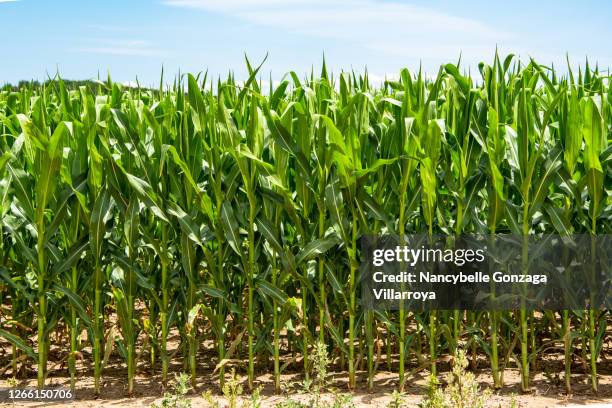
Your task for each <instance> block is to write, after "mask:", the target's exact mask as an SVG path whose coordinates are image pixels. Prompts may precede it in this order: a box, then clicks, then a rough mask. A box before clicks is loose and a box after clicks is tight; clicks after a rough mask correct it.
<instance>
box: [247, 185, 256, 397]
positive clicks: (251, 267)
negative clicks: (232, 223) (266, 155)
mask: <svg viewBox="0 0 612 408" xmlns="http://www.w3.org/2000/svg"><path fill="white" fill-rule="evenodd" d="M249 197H250V196H249ZM255 209H256V208H255V200H254V199H249V268H248V286H249V288H248V291H249V292H248V319H249V321H248V332H249V339H248V348H249V368H248V386H249V390H253V380H254V377H255V362H254V355H253V340H254V337H255V329H254V322H253V313H254V311H253V289H254V288H253V280H254V275H255V230H254V225H255Z"/></svg>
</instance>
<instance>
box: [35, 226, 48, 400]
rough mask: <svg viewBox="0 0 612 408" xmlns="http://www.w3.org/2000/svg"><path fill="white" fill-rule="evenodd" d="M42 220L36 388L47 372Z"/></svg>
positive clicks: (39, 231) (41, 385)
mask: <svg viewBox="0 0 612 408" xmlns="http://www.w3.org/2000/svg"><path fill="white" fill-rule="evenodd" d="M42 224H43V222H42V220H39V222H38V247H37V248H38V317H37V320H38V388H43V387H44V386H45V377H46V374H47V347H46V339H47V336H45V330H46V325H47V296H46V293H45V282H46V271H47V267H46V260H45V248H44V246H45V233H44V226H43V225H42Z"/></svg>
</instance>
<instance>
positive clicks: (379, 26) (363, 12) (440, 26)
mask: <svg viewBox="0 0 612 408" xmlns="http://www.w3.org/2000/svg"><path fill="white" fill-rule="evenodd" d="M163 2H164V3H165V4H167V5H171V6H176V7H190V8H197V9H202V10H205V11H209V12H214V13H220V14H224V15H228V16H231V17H234V18H237V19H240V20H242V21H245V22H247V23H251V24H255V25H260V26H267V27H272V28H277V29H280V30H283V31H284V32H293V33H297V34H303V35H307V36H311V37H319V38H324V39H325V38H327V39H335V40H340V41H343V42H346V43H347V44H349V45H351V46H359V47H363V48H364V49H366V50H370V51H377V52H379V53H381V54H383V55H387V54H389V55H394V56H396V57H398V56H401V57H407V58H416V59H423V58H443V59H445V60H448V59H454V58H456V57H458V56H459V53H462V55H463V57H464V60H472V59H473V58H483V57H486V56H487V55H491V54H492V52H493V51H494V50H495V45H496V44H498V43H500V42H504V43H505V42H509V41H512V40H513V39H514V36H513V35H512V34H511V33H508V32H504V31H501V30H498V29H497V28H494V27H491V26H489V25H487V24H484V23H482V22H480V21H477V20H475V19H471V18H465V17H457V16H453V15H450V14H448V13H444V12H440V11H437V10H434V9H432V8H427V7H418V6H414V5H410V4H406V3H398V2H392V1H376V0H225V1H218V0H164V1H163Z"/></svg>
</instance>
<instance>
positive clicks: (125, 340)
mask: <svg viewBox="0 0 612 408" xmlns="http://www.w3.org/2000/svg"><path fill="white" fill-rule="evenodd" d="M246 64H247V68H248V71H249V73H250V75H249V78H248V80H247V81H244V82H238V81H236V79H235V78H234V76H233V75H231V74H230V75H228V76H227V77H226V79H224V80H223V79H211V78H209V77H208V76H207V75H206V74H200V75H195V76H194V75H190V74H187V75H181V76H179V77H177V78H176V79H175V80H174V83H173V85H172V86H167V85H164V84H166V82H165V81H164V79H163V74H162V79H161V80H160V84H161V85H160V87H159V89H148V88H146V89H145V88H126V87H122V86H121V85H119V84H117V83H114V82H112V81H111V79H110V78H108V80H106V81H100V80H99V81H97V82H95V85H93V86H80V87H72V88H70V87H67V86H66V84H65V83H64V82H63V81H62V80H61V79H59V78H57V79H56V80H53V81H48V82H46V83H45V84H40V85H29V86H28V85H24V86H21V87H19V88H8V87H7V88H4V90H2V91H0V225H1V228H2V230H1V235H0V260H1V262H0V306H1V309H0V339H1V340H0V341H1V344H2V345H3V347H4V348H5V349H7V350H8V353H6V354H5V355H4V357H2V359H3V360H2V364H1V365H3V366H4V365H6V364H8V366H7V367H6V368H4V373H5V375H8V373H12V376H15V377H17V378H20V377H24V376H26V377H27V376H28V375H34V373H36V375H37V376H38V386H39V387H43V386H44V385H45V383H46V380H47V377H48V376H53V375H54V372H53V370H52V369H50V368H49V367H50V366H51V364H50V363H51V361H49V360H50V359H49V352H50V349H51V347H52V346H54V347H56V348H59V349H60V350H61V353H62V355H63V356H64V358H65V359H66V362H67V370H68V373H69V375H70V378H71V384H72V386H73V387H78V386H79V381H78V377H79V375H81V374H80V372H79V370H78V368H77V356H85V357H84V358H85V359H87V360H90V361H92V367H93V373H92V374H91V375H92V376H93V377H94V379H95V384H94V388H95V392H96V393H99V392H100V390H101V379H102V378H103V377H104V375H105V373H104V369H105V364H106V362H107V361H108V359H109V355H110V354H113V355H115V356H120V357H121V359H122V360H123V361H124V362H125V366H126V370H125V378H126V384H127V393H128V394H130V395H131V394H132V393H133V390H134V386H135V373H136V367H137V366H139V365H141V366H147V367H150V369H151V370H152V371H156V372H159V373H160V374H161V378H162V381H163V382H165V381H166V380H167V379H168V378H169V374H170V371H171V370H170V368H169V367H170V361H171V359H172V358H173V356H174V358H179V359H181V360H182V361H183V362H184V363H183V364H184V367H185V371H186V372H187V373H188V374H189V375H190V376H191V379H192V381H193V382H194V384H195V381H196V378H197V377H198V376H199V375H201V374H203V373H202V369H201V368H200V367H198V364H197V356H198V355H200V354H201V353H203V350H204V344H212V346H211V347H214V353H215V355H216V356H215V357H214V364H215V365H216V367H217V369H216V371H215V375H218V380H219V383H220V384H223V382H224V380H225V377H226V371H227V368H228V367H230V366H236V367H237V368H238V369H239V371H240V372H244V373H245V375H246V376H247V377H248V385H249V387H250V388H252V387H253V386H254V382H255V378H256V376H257V375H259V374H262V373H270V374H271V375H272V376H273V378H274V383H275V387H276V389H277V390H278V391H280V387H281V374H282V373H283V372H286V371H292V372H300V373H301V374H302V375H303V376H304V377H305V378H308V376H309V374H310V373H311V370H312V361H311V359H309V353H310V352H311V350H312V349H313V347H314V345H315V344H316V343H318V342H322V343H324V344H325V345H326V346H327V349H328V350H329V352H330V355H331V356H332V357H333V358H334V359H335V367H336V369H337V370H338V371H342V372H343V373H346V374H345V375H346V376H347V378H348V385H349V387H350V388H351V389H354V388H356V387H360V386H361V387H368V388H370V389H371V388H373V387H374V377H375V375H376V373H377V371H391V372H393V373H395V374H396V375H397V385H398V388H399V389H400V390H403V389H405V388H406V387H407V386H408V384H410V381H411V379H412V374H411V373H412V372H414V371H415V370H418V369H419V368H425V369H427V370H429V371H430V372H431V373H434V374H435V373H436V370H437V368H438V366H439V365H440V364H441V363H440V361H441V358H443V357H444V356H448V355H454V354H455V353H456V351H457V350H458V349H459V348H462V349H464V350H466V351H467V352H468V355H469V356H471V358H472V359H473V360H474V361H475V360H476V358H477V356H485V360H486V361H487V363H488V364H490V367H489V368H487V369H490V373H491V376H492V382H493V384H494V386H495V388H502V387H504V380H503V373H504V370H505V369H506V368H508V367H516V368H518V369H519V370H520V375H521V389H522V390H523V391H528V390H529V389H530V379H531V378H532V376H533V375H534V372H535V371H537V370H538V369H539V368H538V367H539V361H540V359H541V358H542V357H543V356H544V355H548V354H550V353H556V354H558V355H559V359H560V361H561V365H560V367H561V372H560V376H561V378H562V379H563V381H564V384H565V388H566V389H567V391H568V392H569V391H570V390H571V387H572V373H573V372H575V371H580V372H582V373H584V372H585V369H586V370H587V372H588V376H589V378H590V380H591V387H592V389H593V391H597V376H598V372H597V370H598V359H599V358H600V356H601V354H602V352H605V343H606V338H607V337H609V335H610V330H609V326H608V324H609V322H608V320H609V315H608V311H599V310H561V311H537V312H533V311H529V310H522V309H521V310H510V311H497V312H475V311H458V310H455V311H443V310H438V311H432V312H418V313H415V312H412V311H410V310H403V309H401V310H399V311H370V310H364V309H363V308H362V307H361V305H360V299H359V297H360V296H359V293H360V292H359V284H358V282H359V260H360V247H359V240H360V237H361V236H362V235H364V234H382V233H394V234H399V235H400V236H403V235H404V234H415V233H426V234H430V235H431V234H446V235H449V236H453V235H458V234H462V233H478V234H501V233H512V234H519V235H523V236H528V235H532V234H539V233H556V234H562V235H569V234H574V233H582V234H593V235H599V234H609V233H611V232H612V222H611V221H612V204H611V195H612V194H611V191H612V189H611V181H612V168H611V166H610V164H611V163H612V148H611V144H610V140H611V137H612V108H611V106H612V105H611V103H612V88H610V81H609V77H608V76H607V74H604V73H602V72H600V71H599V69H598V68H593V67H592V66H589V64H588V63H586V64H585V65H583V66H582V67H580V69H579V70H572V69H570V68H569V64H568V68H566V69H565V70H564V71H563V72H561V71H555V70H554V69H553V68H550V67H547V66H544V65H540V64H538V63H536V62H535V61H533V60H531V61H528V62H521V61H519V60H518V59H517V58H515V57H513V56H512V55H510V56H508V57H506V58H500V57H499V56H495V58H494V59H493V63H492V64H491V65H487V64H480V66H479V67H478V69H479V72H478V73H476V74H475V73H472V74H467V73H465V70H464V69H463V68H462V67H461V66H459V65H456V64H448V65H445V66H443V67H441V68H440V71H439V72H438V73H437V75H435V76H433V77H429V76H427V77H426V76H425V75H424V73H422V72H421V71H418V72H412V73H411V72H410V71H409V70H408V69H403V70H402V71H401V72H400V75H399V77H398V78H399V79H397V80H387V81H385V82H384V83H383V84H380V85H373V84H372V83H371V82H370V80H369V78H368V75H367V73H363V74H358V73H355V72H342V73H340V74H339V75H337V76H334V75H332V74H331V73H329V72H328V71H327V69H326V66H325V63H323V66H322V69H321V72H320V75H318V74H314V73H313V74H310V75H309V76H307V77H304V78H300V76H299V75H297V74H296V73H294V72H291V73H289V74H288V75H286V76H285V77H284V80H282V81H281V82H280V83H272V81H270V83H269V85H266V86H265V87H263V85H262V84H263V81H261V79H260V77H261V74H260V71H261V65H260V66H259V67H256V66H253V65H251V64H250V63H249V61H248V60H247V63H246ZM462 72H464V73H462ZM266 83H267V82H266ZM83 332H86V336H82V335H81V333H83ZM170 336H175V337H177V338H178V339H180V341H179V342H178V349H176V350H175V349H174V348H171V347H169V344H168V338H169V337H170ZM551 350H552V351H551ZM288 356H289V357H291V356H293V357H291V358H289V357H288ZM241 361H242V362H244V364H241ZM482 365H483V364H481V366H482ZM32 368H34V370H33V369H32ZM481 368H485V367H481ZM209 374H210V373H209ZM360 384H361V385H360Z"/></svg>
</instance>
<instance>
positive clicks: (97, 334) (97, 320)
mask: <svg viewBox="0 0 612 408" xmlns="http://www.w3.org/2000/svg"><path fill="white" fill-rule="evenodd" d="M94 274H95V278H94V281H95V282H94V344H93V349H94V393H95V394H96V395H100V375H101V371H102V365H101V361H100V354H101V353H100V347H101V346H102V345H101V337H102V322H101V316H100V313H101V304H102V290H101V286H102V282H101V281H102V268H101V266H100V264H99V262H97V261H96V265H95V272H94Z"/></svg>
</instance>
